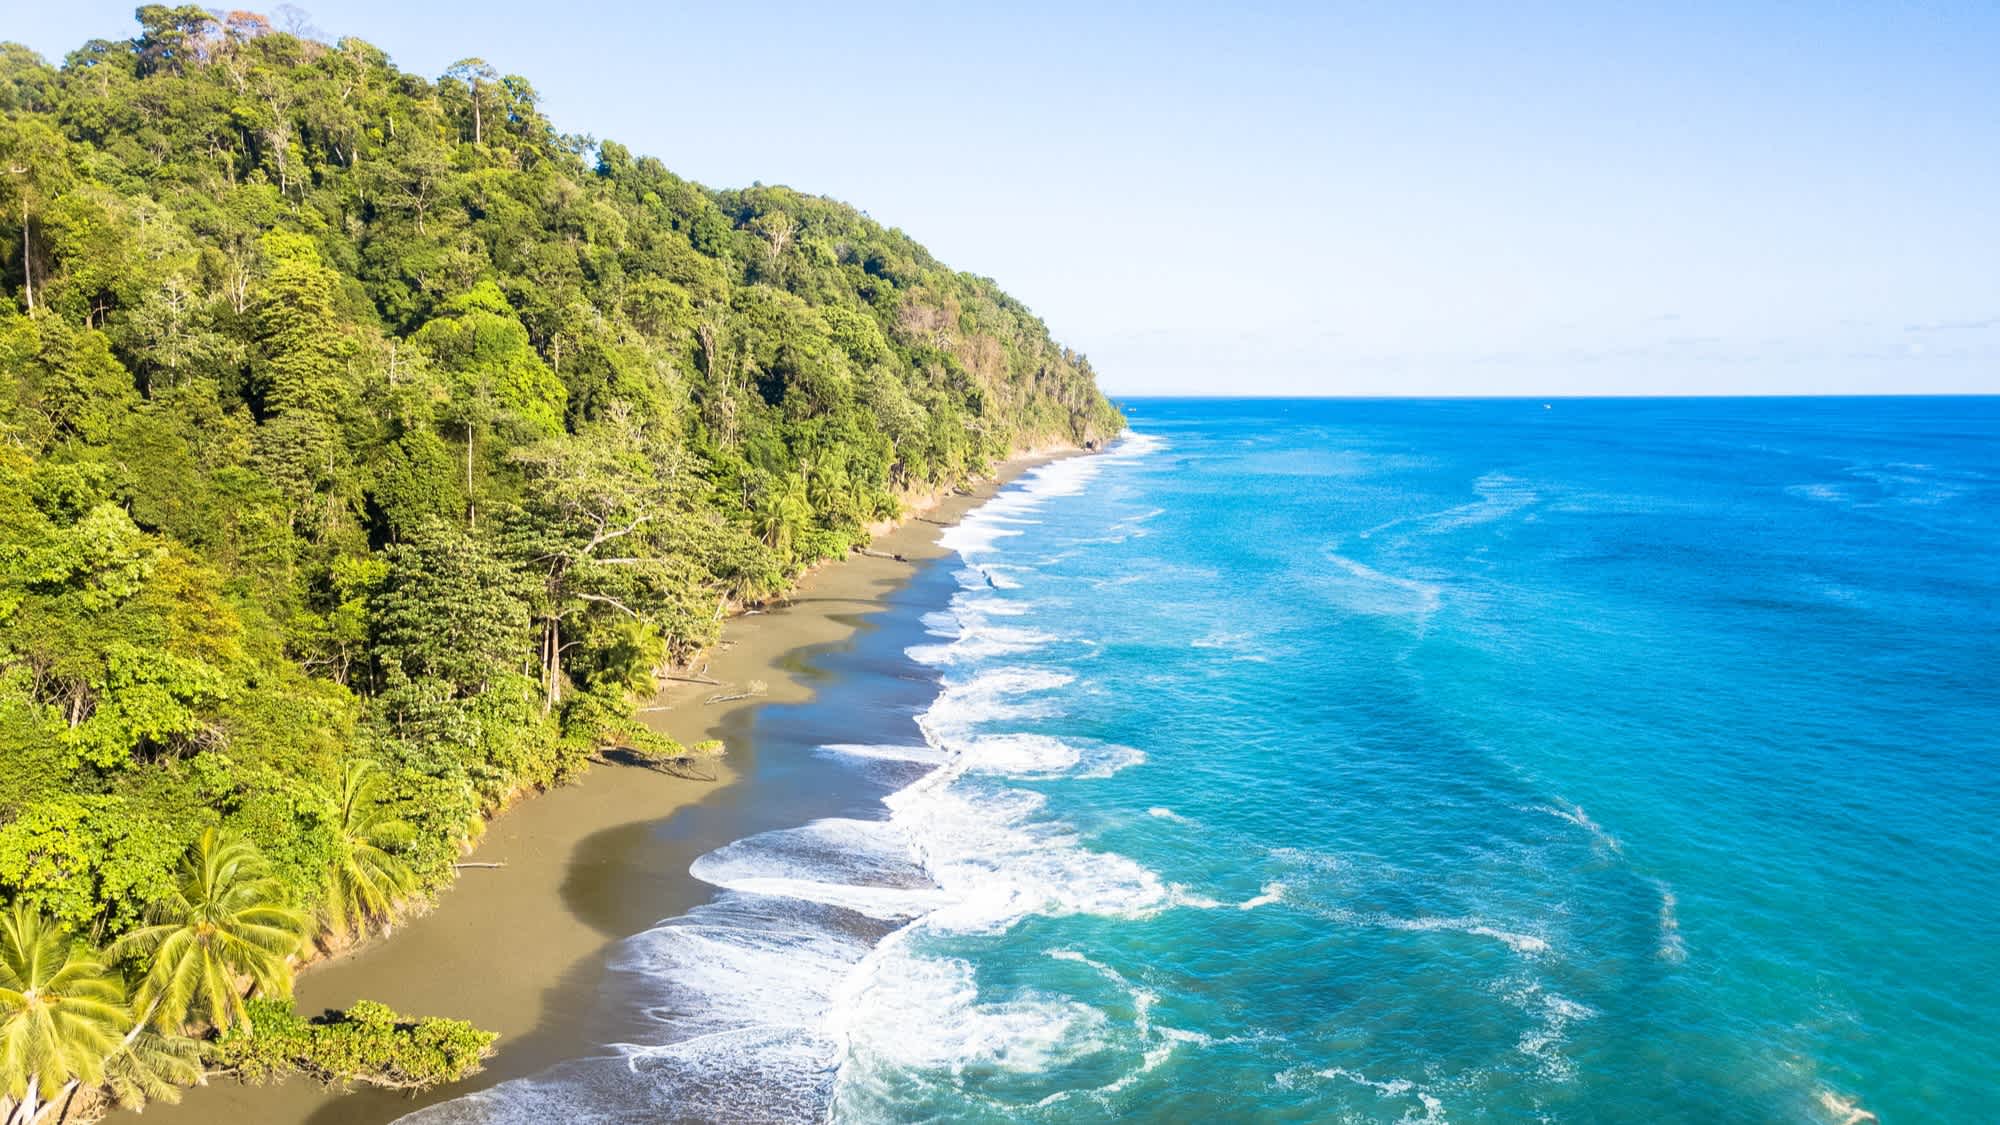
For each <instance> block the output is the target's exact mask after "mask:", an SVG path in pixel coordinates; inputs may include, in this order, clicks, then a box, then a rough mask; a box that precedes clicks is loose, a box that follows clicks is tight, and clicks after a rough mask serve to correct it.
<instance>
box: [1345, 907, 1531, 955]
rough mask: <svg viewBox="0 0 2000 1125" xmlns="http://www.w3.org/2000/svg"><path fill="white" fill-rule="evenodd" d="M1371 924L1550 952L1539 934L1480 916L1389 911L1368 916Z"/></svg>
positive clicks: (1525, 950)
mask: <svg viewBox="0 0 2000 1125" xmlns="http://www.w3.org/2000/svg"><path fill="white" fill-rule="evenodd" d="M1369 923H1370V924H1372V925H1376V926H1380V927H1383V928H1384V929H1391V930H1409V931H1413V932H1428V931H1433V930H1448V931H1453V932H1457V933H1462V934H1472V935H1474V936H1476V937H1486V938H1492V939H1493V940H1494V941H1497V942H1499V943H1500V944H1502V945H1505V946H1506V947H1507V948H1509V949H1511V950H1513V951H1514V952H1516V953H1519V954H1521V955H1523V956H1540V955H1542V954H1545V953H1548V952H1549V951H1550V946H1549V941H1548V939H1547V938H1545V937H1541V936H1540V935H1538V934H1526V933H1521V932H1519V931H1516V930H1503V929H1501V928H1500V927H1498V926H1495V925H1493V924H1491V923H1490V922H1487V921H1485V920H1484V919H1480V918H1395V917H1391V916H1389V915H1386V914H1378V915H1374V916H1372V917H1371V918H1370V919H1369Z"/></svg>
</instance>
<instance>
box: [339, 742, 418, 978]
mask: <svg viewBox="0 0 2000 1125" xmlns="http://www.w3.org/2000/svg"><path fill="white" fill-rule="evenodd" d="M387 784H388V778H387V777H386V776H385V775H384V774H383V772H382V767H381V766H379V765H377V764H376V763H374V762H371V761H368V760H367V759H365V758H357V759H355V760H353V761H351V762H349V763H347V766H346V769H345V770H344V771H343V772H342V774H341V778H340V791H339V792H338V793H337V794H334V795H333V801H332V809H331V816H330V817H329V819H328V825H327V826H328V828H329V830H330V831H331V832H332V834H333V848H334V861H333V864H332V866H330V867H328V868H327V876H326V879H327V887H326V898H325V900H324V906H323V909H324V911H325V913H326V922H327V928H328V929H329V930H331V931H332V933H333V935H334V936H335V937H336V938H345V937H347V936H348V935H349V934H350V933H351V932H352V931H353V930H354V928H355V927H356V926H360V925H366V924H367V923H369V922H381V921H386V920H387V919H388V918H389V917H390V915H391V914H392V913H393V912H394V911H395V909H396V905H397V904H398V903H399V902H400V901H402V900H403V899H405V898H407V897H409V896H410V895H411V894H412V893H414V892H415V891H416V889H417V878H416V875H415V873H414V872H412V871H411V870H410V865H409V864H408V863H406V862H404V861H403V859H402V857H400V856H398V855H396V854H395V853H394V851H393V849H395V848H397V847H398V846H399V845H400V844H401V843H402V842H403V841H404V840H406V839H407V838H408V836H409V832H410V826H409V825H408V824H407V823H405V822H403V821H400V820H397V819H395V817H394V816H392V815H391V814H390V813H389V811H388V810H387V809H386V808H385V807H384V806H383V804H382V794H383V791H384V790H385V789H386V788H387Z"/></svg>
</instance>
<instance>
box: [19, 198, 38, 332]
mask: <svg viewBox="0 0 2000 1125" xmlns="http://www.w3.org/2000/svg"><path fill="white" fill-rule="evenodd" d="M21 283H22V286H23V287H24V289H25V291H26V293H27V296H28V311H29V312H34V311H35V257H34V245H33V244H32V243H30V242H29V241H28V193H27V192H26V191H25V190H24V191H22V192H21Z"/></svg>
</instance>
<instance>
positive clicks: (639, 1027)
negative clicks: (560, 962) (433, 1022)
mask: <svg viewBox="0 0 2000 1125" xmlns="http://www.w3.org/2000/svg"><path fill="white" fill-rule="evenodd" d="M1132 414H1133V426H1134V429H1135V430H1136V431H1137V433H1136V434H1135V435H1134V436H1132V437H1130V438H1128V439H1127V440H1126V441H1124V442H1122V443H1120V444H1119V445H1117V446H1116V447H1114V448H1113V450H1112V451H1111V452H1110V453H1108V454H1106V455H1103V456H1099V457H1093V458H1081V459H1075V460H1070V461H1063V462H1058V463H1055V464H1053V465H1049V466H1046V467H1044V468H1041V469H1039V470H1036V471H1034V472H1032V473H1030V474H1029V475H1028V476H1027V477H1025V478H1023V480H1022V481H1021V482H1019V483H1017V484H1016V485H1014V486H1012V487H1010V488H1008V489H1007V490H1005V491H1003V492H1002V493H1001V495H1000V496H999V497H998V498H996V499H995V500H993V501H991V502H989V503H988V504H987V505H985V506H984V507H983V508H981V509H979V510H978V511H977V512H975V513H974V514H973V515H972V516H970V517H969V518H968V519H967V520H965V521H964V522H963V523H962V524H961V525H960V526H959V527H957V528H954V529H952V530H949V531H947V532H945V533H944V542H945V544H946V545H947V546H949V547H951V548H952V549H953V550H954V551H955V553H956V557H955V558H954V559H951V560H947V561H944V562H941V563H938V564H932V565H929V566H926V567H923V568H920V569H919V571H918V573H917V575H916V577H915V578H914V579H913V580H912V581H911V582H910V583H909V584H908V585H907V586H906V587H904V588H903V589H902V590H901V591H900V592H899V593H898V594H897V596H896V597H895V598H894V600H893V601H892V603H891V604H889V605H888V606H887V607H886V608H884V609H883V610H882V611H881V612H879V613H877V614H874V615H872V616H871V617H870V619H869V625H870V627H869V628H868V629H867V630H866V631H864V632H863V633H861V634H860V635H859V636H858V637H857V638H856V640H855V641H854V642H853V643H852V644H851V645H849V646H847V647H846V648H845V649H843V650H842V651H839V652H836V653H829V654H825V655H823V656H822V657H821V658H820V659H818V660H817V661H816V662H815V668H816V669H817V673H816V674H819V675H822V676H824V677H825V679H824V681H823V683H822V690H820V691H819V693H818V694H817V696H816V697H815V698H814V699H813V700H812V701H810V702H807V703H803V704H798V705H786V706H769V707H764V708H761V709H760V710H758V711H757V712H756V715H755V719H754V727H753V728H752V731H751V736H752V737H753V738H754V740H755V743H756V747H757V749H756V755H755V760H754V762H752V763H750V764H749V766H748V769H749V771H750V772H749V776H748V778H747V780H746V783H745V786H744V788H743V792H744V794H745V795H746V797H747V798H749V799H750V800H752V801H758V802H761V803H759V804H757V806H756V807H757V809H758V811H757V813H756V815H755V816H745V817H744V818H743V819H742V820H741V829H742V830H741V832H740V834H738V835H737V836H735V837H734V838H733V842H730V843H726V844H724V845H722V846H720V847H718V848H715V849H713V850H710V851H708V852H706V853H705V854H703V855H702V856H700V857H699V858H697V859H695V860H694V862H693V864H692V865H691V868H690V870H691V873H692V874H693V876H694V877H695V878H696V879H697V880H700V883H701V885H702V886H703V887H705V888H706V890H705V891H704V894H703V896H702V901H701V902H700V904H699V905H695V906H693V907H692V908H691V909H688V910H686V911H684V912H682V913H679V914H676V915H675V916H673V917H670V918H667V919H665V920H664V921H662V922H661V923H660V924H659V925H657V926H654V927H652V928H650V929H647V930H645V931H644V932H641V933H639V934H637V935H635V936H633V937H631V938H629V939H627V940H625V941H624V942H622V943H621V944H620V945H619V946H618V947H617V948H616V949H615V950H614V951H613V953H612V954H611V958H610V964H611V966H612V968H611V970H610V971H609V972H608V973H607V974H606V975H605V977H604V983H603V984H602V986H601V988H600V989H599V992H598V1001H597V1003H598V1009H597V1011H598V1015H597V1016H596V1017H595V1018H594V1021H593V1030H594V1031H600V1032H601V1034H599V1035H598V1036H597V1038H596V1039H595V1040H594V1041H593V1042H592V1043H587V1044H585V1043H580V1044H578V1049H577V1051H576V1056H577V1057H576V1058H574V1059H572V1060H571V1061H567V1062H564V1063H561V1064H559V1065H557V1066H555V1067H553V1068H551V1069H549V1070H546V1071H543V1072H541V1073H539V1074H536V1075H533V1076H530V1077H527V1078H523V1079H519V1080H516V1081H512V1082H507V1083H503V1084H501V1085H499V1086H496V1087H494V1088H492V1089H490V1090H486V1091H482V1092H479V1093H477V1094H474V1095H471V1096H469V1097H466V1098H461V1099H458V1100H455V1101H450V1102H446V1103H444V1104H442V1105H440V1106H436V1107H433V1108H431V1109H428V1110H425V1111H422V1112H421V1113H419V1114H417V1115H416V1116H415V1117H413V1118H412V1120H414V1121H417V1122H420V1123H424V1125H435V1123H439V1122H474V1121H478V1122H505V1121H517V1120H518V1121H528V1120H537V1121H539V1120H558V1119H560V1120H602V1121H613V1120H621V1121H622V1120H659V1121H674V1120H704V1121H710V1120H757V1121H761V1120H815V1119H820V1118H822V1117H830V1118H832V1119H834V1120H847V1121H887V1120H912V1119H917V1120H924V1119H931V1120H954V1121H960V1120H971V1121H979V1120H990V1121H1017V1120H1043V1121H1084V1120H1101V1119H1106V1118H1109V1117H1116V1116H1127V1115H1129V1116H1138V1117H1142V1118H1152V1119H1162V1120H1218V1119H1256V1120H1269V1121H1398V1120H1412V1121H1414V1120H1426V1121H1448V1120H1530V1121H1534V1120H1546V1121H1657V1120H1684V1121H1828V1122H1855V1121H1860V1120H1866V1119H1867V1115H1870V1114H1873V1115H1879V1117H1880V1119H1881V1120H1884V1121H1920V1120H1921V1121H1932V1120H1943V1121H1957V1120H1967V1121H1971V1120H1982V1119H1986V1118H1989V1117H1990V1116H1991V1114H1992V1111H1993V1108H1994V1105H1995V1101H1994V1094H1993V1092H1992V1090H1991V1088H1990V1083H1991V1081H1992V1079H1993V1075H1992V1073H1991V1060H1992V1059H1993V1058H1994V1057H1996V1054H2000V1026H1996V1015H1995V1013H1996V1012H2000V972H1996V967H1995V964H1994V960H1993V958H1994V954H1993V951H1992V946H1991V936H1992V934H1994V933H1996V932H2000V906H1996V904H2000V877H1996V875H1995V873H1994V869H1993V867H1992V865H1991V863H1990V858H1991V851H1992V845H1993V843H1994V830H1993V828H1992V825H1993V824H1994V823H1995V821H1996V817H1997V816H2000V784H1996V782H2000V778H1997V777H1996V769H2000V765H1996V763H2000V734H1996V732H2000V682H1996V679H2000V678H1996V676H1995V669H1997V668H2000V640H1996V636H2000V634H1996V626H2000V575H1996V574H1995V571H1994V568H1993V565H1992V563H1993V560H1994V559H1995V558H1996V557H2000V405H1997V404H1996V403H1995V402H1994V401H1993V400H1774V401H1758V400H1750V401H1726V402H1725V401H1675V402H1664V401H1653V402H1646V401H1641V402H1630V401H1625V402H1611V401H1574V400H1565V401H1560V402H1556V403H1553V404H1550V406H1548V407H1544V406H1543V405H1542V404H1540V403H1531V402H1514V401H1508V402H1452V403H1425V402H1282V401H1265V402H1237V403H1226V402H1225V403H1218V402H1213V401H1203V402H1175V401H1142V402H1138V403H1134V404H1132ZM759 794H768V795H769V799H768V800H764V799H763V798H760V797H759ZM729 815H740V813H739V814H729Z"/></svg>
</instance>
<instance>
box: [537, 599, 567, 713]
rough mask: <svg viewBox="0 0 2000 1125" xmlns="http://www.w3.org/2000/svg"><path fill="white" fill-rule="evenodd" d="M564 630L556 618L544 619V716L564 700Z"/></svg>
mask: <svg viewBox="0 0 2000 1125" xmlns="http://www.w3.org/2000/svg"><path fill="white" fill-rule="evenodd" d="M561 646H562V630H561V629H560V628H558V627H557V623H556V619H555V618H554V617H544V618H543V619H542V714H544V715H546V714H548V713H549V712H551V711H553V710H555V708H556V704H557V703H558V702H560V701H561V698H562V647H561Z"/></svg>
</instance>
